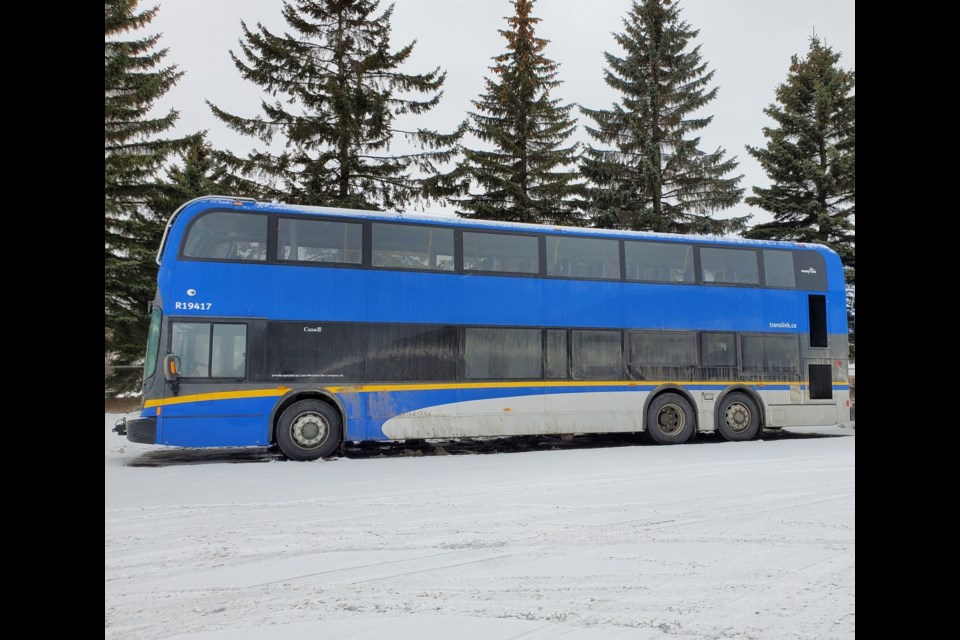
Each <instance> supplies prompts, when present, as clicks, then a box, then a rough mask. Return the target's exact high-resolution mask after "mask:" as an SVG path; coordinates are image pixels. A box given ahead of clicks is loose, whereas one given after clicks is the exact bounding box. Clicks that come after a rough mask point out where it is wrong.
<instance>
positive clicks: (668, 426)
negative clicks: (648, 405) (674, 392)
mask: <svg viewBox="0 0 960 640" xmlns="http://www.w3.org/2000/svg"><path fill="white" fill-rule="evenodd" d="M686 422H687V416H686V414H685V413H684V412H683V409H681V408H680V407H679V406H677V405H675V404H667V405H664V406H663V408H661V409H660V411H659V413H657V429H659V430H660V433H662V434H664V435H668V436H673V435H676V434H678V433H680V432H681V431H683V426H684V425H685V424H686Z"/></svg>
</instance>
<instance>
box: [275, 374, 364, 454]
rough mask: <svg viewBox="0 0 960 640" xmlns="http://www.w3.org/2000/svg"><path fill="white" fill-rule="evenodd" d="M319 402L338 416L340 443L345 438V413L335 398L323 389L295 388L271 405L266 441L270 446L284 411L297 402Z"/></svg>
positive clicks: (341, 404)
mask: <svg viewBox="0 0 960 640" xmlns="http://www.w3.org/2000/svg"><path fill="white" fill-rule="evenodd" d="M309 399H314V400H320V401H322V402H326V403H327V404H329V405H330V406H332V407H333V408H334V409H336V411H337V413H339V414H340V424H341V425H342V428H341V435H340V439H341V442H342V441H344V440H346V437H347V412H346V409H345V408H344V406H343V403H342V402H340V400H339V398H337V396H335V395H333V394H332V393H330V392H329V391H327V390H326V389H324V388H323V387H297V388H296V389H291V390H290V391H288V392H287V393H285V394H283V395H282V396H280V399H279V400H278V401H277V402H276V403H275V404H274V405H273V409H271V411H270V428H269V430H268V431H267V441H268V442H269V443H270V444H276V443H277V421H278V420H279V419H280V415H281V414H282V413H283V411H284V409H286V408H287V407H289V406H290V405H292V404H293V403H294V402H297V401H298V400H309Z"/></svg>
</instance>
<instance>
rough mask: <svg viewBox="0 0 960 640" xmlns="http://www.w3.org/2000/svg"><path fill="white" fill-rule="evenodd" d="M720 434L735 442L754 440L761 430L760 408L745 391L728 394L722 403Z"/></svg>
mask: <svg viewBox="0 0 960 640" xmlns="http://www.w3.org/2000/svg"><path fill="white" fill-rule="evenodd" d="M718 418H719V419H718V423H719V429H718V431H720V435H721V436H723V437H724V438H726V439H727V440H731V441H733V442H740V441H743V440H753V439H754V438H756V437H757V434H758V433H759V432H760V410H759V409H758V408H757V403H756V402H754V401H753V398H751V397H750V396H748V395H747V394H745V393H740V392H734V393H729V394H727V395H726V396H725V397H724V398H723V401H722V402H721V403H720V415H719V416H718Z"/></svg>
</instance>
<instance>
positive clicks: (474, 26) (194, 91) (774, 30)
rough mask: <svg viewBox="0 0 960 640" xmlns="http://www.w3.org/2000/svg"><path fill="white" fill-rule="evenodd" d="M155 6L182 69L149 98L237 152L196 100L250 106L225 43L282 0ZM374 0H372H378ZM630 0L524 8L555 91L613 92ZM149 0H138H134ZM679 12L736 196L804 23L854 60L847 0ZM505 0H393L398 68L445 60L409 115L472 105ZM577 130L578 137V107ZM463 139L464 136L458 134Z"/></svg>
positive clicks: (156, 28)
mask: <svg viewBox="0 0 960 640" xmlns="http://www.w3.org/2000/svg"><path fill="white" fill-rule="evenodd" d="M159 4H160V11H159V12H158V14H157V17H156V18H155V19H154V21H153V23H152V24H151V25H150V26H149V33H158V32H159V33H162V38H161V40H160V43H161V46H164V47H168V48H169V50H170V51H169V54H168V56H167V58H166V62H167V63H173V64H176V65H177V66H178V67H179V68H180V69H181V70H182V71H185V72H186V74H185V75H184V77H183V78H182V79H181V80H180V82H179V83H178V84H177V85H176V86H175V87H174V88H173V89H172V90H171V91H170V92H169V93H168V94H167V95H166V96H164V98H163V100H162V101H161V102H160V103H158V105H157V108H158V109H162V110H165V109H169V108H171V107H173V108H176V109H177V110H179V111H180V120H179V122H178V124H177V128H176V132H177V133H190V132H194V131H198V130H203V129H206V130H208V131H209V138H210V140H211V142H212V143H213V144H214V145H215V146H217V147H221V148H227V149H229V150H231V151H233V152H234V153H237V154H244V153H246V152H247V151H249V150H251V149H252V148H253V147H254V146H255V145H257V144H259V143H258V142H257V141H255V140H253V139H252V138H245V137H243V136H239V135H238V134H236V133H234V132H232V131H230V130H228V129H227V128H226V127H225V126H224V125H223V124H222V123H221V122H220V121H219V120H217V119H216V118H214V117H213V115H212V114H211V112H210V109H209V108H208V107H207V106H206V104H205V103H204V100H205V99H209V100H210V101H211V102H213V103H214V104H216V105H217V106H219V107H220V108H222V109H225V110H226V111H228V112H231V113H234V114H237V115H244V116H254V115H259V114H260V111H259V104H260V99H261V95H262V94H261V89H260V87H259V86H257V85H254V84H253V83H250V82H246V81H244V80H243V79H241V78H240V75H239V72H238V71H237V70H236V68H235V67H234V66H233V63H232V61H231V60H230V57H229V54H228V51H229V50H231V49H233V50H234V51H238V40H239V38H240V35H241V30H240V21H241V20H244V21H245V22H246V23H247V24H248V26H250V27H251V28H252V27H253V26H254V25H255V24H256V23H257V22H260V23H262V24H263V25H264V26H266V27H267V28H268V29H270V30H271V31H274V32H282V31H283V30H284V27H285V26H286V25H285V23H284V21H283V18H282V16H281V14H280V10H281V6H282V2H281V0H159ZM387 4H388V3H383V4H382V6H387ZM630 4H631V3H630V0H594V1H593V2H586V1H584V0H539V2H537V3H536V4H535V5H534V15H535V16H536V17H539V18H541V20H542V21H541V22H540V24H539V25H538V28H537V35H538V36H539V37H542V38H546V39H548V40H550V44H549V45H547V49H546V55H547V57H549V58H551V59H553V60H555V61H556V62H559V63H560V70H559V76H558V78H559V79H560V80H561V81H562V82H563V84H562V85H560V86H559V87H557V89H555V90H554V96H555V97H558V98H560V99H561V100H562V101H563V102H565V103H567V102H574V103H577V104H580V105H583V106H586V107H589V108H609V106H610V104H611V103H612V102H614V101H616V100H618V99H619V95H618V94H617V93H616V92H615V91H613V90H612V89H611V88H610V87H608V86H607V85H606V83H605V82H604V80H603V69H604V68H605V66H606V65H605V60H604V58H603V52H604V51H610V52H611V53H614V54H615V55H621V54H622V51H621V50H620V49H619V47H618V46H617V44H616V43H615V41H614V39H613V35H612V34H613V33H614V32H622V31H623V22H622V20H623V18H624V17H625V16H626V15H627V12H628V10H629V8H630ZM149 6H151V5H150V3H149V2H142V3H141V7H149ZM679 6H680V8H681V16H682V18H683V19H684V20H686V21H687V22H688V23H690V25H691V27H693V28H694V29H699V30H700V34H699V35H698V36H697V38H696V39H695V40H694V43H695V44H700V45H701V54H702V56H703V59H704V60H705V61H706V62H707V63H708V68H709V69H713V70H715V71H716V75H715V76H714V80H713V85H714V86H718V87H719V93H718V96H717V99H716V100H714V101H713V102H712V103H711V104H710V105H708V106H707V108H706V109H705V113H706V114H712V115H713V116H714V120H713V122H712V123H711V124H710V126H708V127H707V128H706V129H704V130H703V131H702V133H701V138H702V140H701V148H702V149H704V150H705V151H712V150H714V149H716V147H718V146H719V147H723V148H724V149H726V151H727V154H728V156H730V155H733V156H736V157H737V159H738V160H739V162H740V167H739V169H738V172H739V173H743V174H744V178H743V182H742V184H741V186H744V187H745V188H746V192H745V194H744V195H745V196H746V195H749V194H750V187H752V186H766V185H767V184H768V180H767V178H766V175H765V174H764V172H763V170H762V169H761V168H760V166H759V164H758V163H757V162H756V161H754V160H753V158H752V157H750V156H749V155H748V154H747V152H746V150H745V149H744V145H746V144H749V145H752V146H762V145H763V144H764V140H765V139H764V137H763V133H762V127H764V126H768V125H769V124H770V122H771V121H770V120H769V119H768V118H767V117H766V116H765V115H764V114H763V109H764V107H766V106H767V105H768V104H769V103H771V102H773V100H774V90H775V88H776V86H777V85H778V84H780V83H782V82H783V81H784V80H785V79H786V76H787V70H788V67H789V64H790V56H791V55H792V54H795V53H796V54H800V55H801V56H802V55H804V54H805V53H806V51H807V48H808V44H809V36H810V35H811V34H813V33H814V31H815V32H816V33H817V34H818V35H819V36H820V37H821V39H823V40H825V41H826V43H827V44H828V45H829V46H831V47H833V49H834V50H835V51H837V52H839V53H841V54H842V57H841V58H840V65H841V66H842V67H844V68H847V69H855V67H856V60H855V49H854V45H855V42H854V32H855V29H854V8H855V2H854V0H779V1H771V0H680V2H679ZM512 12H513V11H512V2H510V1H509V0H484V1H477V0H396V8H395V10H394V15H393V20H392V25H393V34H392V38H393V40H392V41H393V43H394V48H397V47H399V46H402V45H404V44H406V43H408V42H410V41H411V40H417V45H416V47H415V48H414V51H413V54H412V56H411V57H410V60H409V62H408V64H407V65H406V67H405V68H404V70H405V71H407V72H409V73H424V72H426V71H428V70H431V69H432V68H433V67H435V66H437V65H440V66H441V67H442V68H443V69H445V70H446V71H447V81H446V84H445V86H444V87H445V88H444V97H443V99H442V100H441V102H440V104H439V106H438V107H436V108H435V109H434V110H433V111H431V112H429V113H428V114H427V115H425V116H419V117H418V118H416V119H415V120H413V121H412V122H413V123H415V126H420V127H426V128H432V129H436V130H440V131H450V130H452V129H453V128H454V127H456V126H457V124H458V123H459V122H460V121H461V120H463V118H464V117H465V114H466V113H467V111H469V110H471V109H472V108H473V107H472V105H471V102H470V101H471V100H474V99H476V98H477V97H478V96H479V95H480V93H481V92H482V91H483V80H484V76H486V75H488V74H489V66H490V64H491V60H490V59H491V58H492V57H493V56H496V55H499V54H500V53H502V52H503V51H504V47H505V44H506V40H505V39H504V38H503V37H502V36H501V35H500V34H499V33H498V32H497V30H498V29H502V28H504V27H505V25H506V22H505V20H504V17H505V16H508V15H511V14H512ZM576 115H577V117H578V119H579V122H580V126H579V127H578V129H577V132H576V134H575V137H574V138H572V139H573V140H576V141H581V142H589V140H588V137H587V135H586V133H585V131H584V129H583V125H584V124H586V123H587V121H586V119H585V118H584V117H582V116H580V115H579V113H576ZM465 142H466V144H467V145H468V146H476V141H475V140H470V139H466V140H465ZM426 209H427V210H430V211H433V212H438V213H440V212H452V211H453V208H452V207H450V206H442V205H438V204H436V203H434V204H432V205H428V206H427V207H426ZM746 213H753V214H754V218H753V221H752V223H757V222H764V221H767V220H769V219H770V216H769V214H767V213H765V212H763V211H760V210H756V209H753V208H751V207H747V205H746V204H740V205H738V206H737V207H735V208H733V209H729V210H727V211H726V212H725V213H723V214H722V215H723V216H724V217H726V216H729V215H744V214H746Z"/></svg>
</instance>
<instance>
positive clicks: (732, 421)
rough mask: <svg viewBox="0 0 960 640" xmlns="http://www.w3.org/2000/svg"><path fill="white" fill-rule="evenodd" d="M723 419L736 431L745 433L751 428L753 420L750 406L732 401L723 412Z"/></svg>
mask: <svg viewBox="0 0 960 640" xmlns="http://www.w3.org/2000/svg"><path fill="white" fill-rule="evenodd" d="M723 420H724V422H726V423H727V427H729V428H730V430H731V431H733V432H734V433H743V432H744V431H746V430H747V429H749V428H750V422H751V421H752V416H751V414H750V407H748V406H747V405H745V404H743V403H742V402H732V403H730V406H729V407H727V410H726V411H724V412H723Z"/></svg>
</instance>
